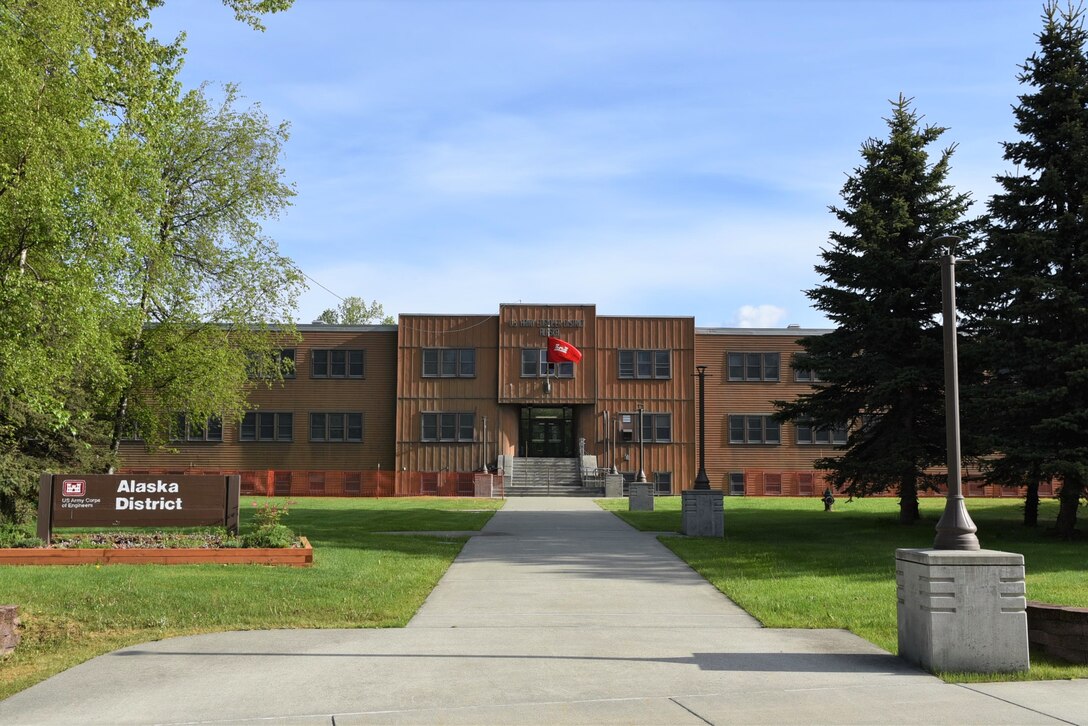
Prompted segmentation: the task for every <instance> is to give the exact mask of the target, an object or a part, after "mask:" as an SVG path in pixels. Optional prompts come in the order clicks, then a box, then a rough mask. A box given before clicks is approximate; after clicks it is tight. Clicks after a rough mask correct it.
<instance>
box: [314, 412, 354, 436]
mask: <svg viewBox="0 0 1088 726" xmlns="http://www.w3.org/2000/svg"><path fill="white" fill-rule="evenodd" d="M362 440H363V414H361V413H311V414H310V441H330V442H343V441H346V442H349V443H354V442H360V441H362Z"/></svg>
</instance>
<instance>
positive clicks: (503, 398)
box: [122, 304, 840, 495]
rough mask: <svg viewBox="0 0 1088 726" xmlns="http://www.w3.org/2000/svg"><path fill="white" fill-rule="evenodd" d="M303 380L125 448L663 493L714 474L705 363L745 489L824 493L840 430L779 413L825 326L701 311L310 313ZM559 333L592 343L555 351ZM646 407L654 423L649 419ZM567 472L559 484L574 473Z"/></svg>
mask: <svg viewBox="0 0 1088 726" xmlns="http://www.w3.org/2000/svg"><path fill="white" fill-rule="evenodd" d="M299 332H300V333H301V335H302V340H301V342H300V343H299V344H298V345H297V346H296V347H295V348H293V349H290V350H285V351H284V355H286V356H291V357H292V358H293V360H294V363H295V375H294V376H293V377H292V378H290V379H288V380H286V381H284V382H283V383H282V384H278V383H277V384H275V385H273V386H272V387H265V386H262V385H256V386H255V388H254V390H253V392H252V394H251V402H252V403H253V405H254V409H253V411H251V412H250V413H248V414H247V415H246V417H245V419H243V420H242V421H225V422H223V423H222V425H203V426H195V427H189V429H188V435H187V436H186V437H185V438H186V440H184V441H177V442H175V444H174V448H175V449H176V451H173V452H146V451H144V450H143V447H142V445H141V444H140V443H138V442H128V443H126V444H124V445H123V447H122V457H123V464H124V467H125V470H126V471H130V472H140V471H145V472H176V473H181V472H190V473H195V472H207V473H211V472H215V473H220V472H230V473H233V472H240V473H242V474H243V482H244V484H245V485H246V486H247V487H249V488H252V489H254V490H255V491H266V490H267V491H268V492H273V491H275V492H277V493H283V494H287V493H290V494H307V493H312V494H348V495H354V494H360V495H368V494H369V495H393V494H409V493H432V492H433V493H439V492H445V493H464V494H470V493H472V492H473V485H474V479H477V478H478V477H477V476H475V475H474V474H473V472H482V471H484V469H485V467H486V468H487V469H489V470H490V471H497V470H498V471H501V472H502V473H504V474H506V475H507V476H506V479H507V485H508V486H509V485H510V484H511V483H512V482H510V481H509V480H510V479H511V476H510V475H511V474H512V475H513V477H514V478H515V480H516V477H517V476H518V475H519V472H528V471H529V470H530V469H531V468H532V466H531V465H532V463H533V460H539V459H548V460H549V467H550V470H551V471H560V470H561V467H560V462H559V461H557V460H566V461H568V462H572V463H573V467H574V468H573V471H574V472H575V474H574V476H576V477H581V476H584V475H585V474H586V473H593V472H594V471H596V470H598V469H602V470H603V469H611V468H612V467H615V469H616V470H618V471H619V472H622V473H624V474H625V475H626V477H627V478H628V479H631V478H634V477H635V476H636V474H637V472H638V471H639V469H640V465H641V469H642V470H643V471H644V472H645V474H646V476H647V478H648V479H649V480H650V481H654V482H656V483H657V488H658V490H659V491H660V492H663V493H664V492H672V493H678V492H679V491H681V490H682V489H686V488H690V487H691V486H692V482H693V480H694V478H695V474H696V469H697V461H698V459H697V450H696V449H697V439H698V431H697V428H696V427H697V418H696V415H697V410H696V408H697V406H696V402H697V390H696V376H695V371H696V366H706V448H707V450H706V466H707V473H708V475H709V476H710V479H711V485H712V486H713V487H715V488H719V489H723V490H724V491H726V492H728V493H730V494H745V493H746V494H757V495H758V494H781V495H809V494H817V495H818V494H819V493H820V492H821V491H822V488H823V486H822V484H821V482H820V480H819V474H818V472H815V471H813V469H812V461H813V460H814V459H816V458H819V457H820V456H825V455H827V454H828V453H829V452H830V451H832V450H833V448H832V447H833V445H834V444H835V443H838V442H839V437H840V432H828V431H814V430H812V429H811V428H809V427H805V426H803V425H800V426H793V425H779V424H778V423H776V422H775V421H774V420H773V419H772V418H771V414H773V412H774V405H773V403H772V402H773V401H774V400H777V399H788V398H791V397H793V396H795V395H797V394H798V393H799V392H801V391H804V390H805V389H806V388H807V387H808V386H810V385H811V383H812V380H811V376H810V375H808V374H806V373H804V372H794V371H793V370H792V369H791V368H790V358H791V356H792V355H793V353H794V352H795V351H797V350H798V349H799V346H798V345H797V342H796V341H797V339H798V338H800V337H802V336H806V335H819V334H821V333H823V332H826V331H822V330H801V329H797V328H783V329H773V330H763V329H760V330H754V329H707V328H696V327H695V320H694V318H690V317H633V316H598V315H597V311H596V307H595V306H594V305H532V304H525V305H523V304H509V305H502V306H501V307H500V308H499V312H498V314H497V315H402V316H400V320H399V324H398V325H396V326H356V327H352V326H332V325H302V326H299ZM548 335H554V336H555V337H558V338H561V339H563V340H565V341H567V342H569V343H571V344H573V345H574V346H576V347H577V348H578V349H579V350H580V351H581V352H582V359H581V361H580V362H578V363H577V364H573V363H562V364H548V363H547V362H546V361H545V347H546V340H547V336H548ZM640 410H641V425H640V424H639V419H640ZM561 483H567V482H557V484H561Z"/></svg>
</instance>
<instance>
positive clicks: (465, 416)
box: [421, 411, 476, 442]
mask: <svg viewBox="0 0 1088 726" xmlns="http://www.w3.org/2000/svg"><path fill="white" fill-rule="evenodd" d="M421 418H422V421H423V426H422V434H423V438H422V440H423V441H462V442H463V441H473V440H474V439H475V426H476V414H473V413H452V412H451V413H447V412H437V411H435V412H428V413H424V414H422V416H421Z"/></svg>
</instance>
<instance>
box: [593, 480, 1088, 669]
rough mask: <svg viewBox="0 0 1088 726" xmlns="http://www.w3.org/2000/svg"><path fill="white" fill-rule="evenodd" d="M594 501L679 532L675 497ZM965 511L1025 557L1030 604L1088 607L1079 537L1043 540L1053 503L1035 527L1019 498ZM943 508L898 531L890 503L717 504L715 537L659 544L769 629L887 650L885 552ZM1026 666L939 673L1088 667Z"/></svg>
mask: <svg viewBox="0 0 1088 726" xmlns="http://www.w3.org/2000/svg"><path fill="white" fill-rule="evenodd" d="M599 503H600V504H601V506H602V507H604V508H605V509H609V510H611V511H614V512H615V513H616V514H617V515H619V516H620V517H622V518H623V519H624V520H626V521H627V522H629V523H630V524H632V525H633V526H635V527H637V528H638V529H641V530H645V531H660V532H679V531H680V497H659V498H657V499H656V500H655V510H656V511H653V512H629V511H627V506H628V504H627V500H626V499H607V500H600V501H599ZM967 506H968V510H969V511H970V513H971V517H972V519H973V520H974V521H975V525H976V526H977V527H978V537H979V542H980V543H981V544H982V546H983V547H984V548H985V549H993V550H1004V551H1008V552H1019V553H1021V554H1023V555H1024V563H1025V569H1026V573H1027V593H1028V599H1030V600H1039V601H1042V602H1049V603H1054V604H1060V605H1072V606H1077V607H1088V570H1086V569H1085V557H1086V555H1088V541H1084V540H1081V541H1076V542H1064V541H1059V540H1056V539H1053V538H1052V537H1049V536H1047V534H1046V527H1047V526H1048V525H1049V524H1051V523H1053V521H1054V517H1055V516H1056V514H1057V503H1056V502H1053V501H1047V502H1044V503H1043V506H1042V509H1041V512H1040V517H1039V520H1040V522H1042V523H1043V524H1042V526H1040V527H1039V528H1038V529H1030V528H1027V527H1024V526H1023V525H1022V524H1021V522H1022V521H1023V514H1022V502H1021V501H1020V500H1009V499H969V500H968V501H967ZM943 509H944V499H943V498H933V499H923V500H922V516H923V517H924V519H923V520H922V521H921V522H919V523H918V524H916V525H914V526H902V525H900V524H899V523H898V521H897V516H898V501H897V500H896V499H893V498H879V499H864V500H855V501H853V502H847V501H846V500H845V499H844V498H839V501H838V502H836V504H835V509H834V511H832V512H827V513H825V512H824V511H823V504H822V503H821V502H820V500H819V499H816V498H811V499H800V498H778V497H774V498H771V497H766V498H747V497H726V499H725V540H724V541H721V540H713V539H705V538H692V539H688V538H683V537H667V536H666V537H662V538H661V541H662V542H663V543H664V544H665V546H667V547H668V548H669V549H671V550H672V551H673V552H675V553H676V554H677V555H678V556H680V557H681V558H682V559H683V560H684V561H685V562H687V563H688V564H690V565H691V566H692V567H693V568H694V569H695V570H696V571H698V572H699V573H700V574H701V575H703V576H704V577H705V578H706V579H707V580H709V581H710V582H711V583H713V584H714V586H715V587H717V588H718V589H719V590H721V591H722V592H724V593H725V594H726V595H728V596H729V597H730V598H731V599H732V600H733V601H734V602H736V603H737V604H738V605H740V606H741V607H742V608H744V609H745V610H747V611H748V612H749V613H751V614H752V615H753V616H755V617H756V618H758V619H759V621H760V622H761V623H763V624H764V625H765V626H767V627H771V628H845V629H847V630H850V631H851V632H854V633H856V634H857V635H860V636H861V637H863V638H865V639H866V640H869V641H871V642H872V643H874V644H876V645H878V646H879V647H881V648H884V649H885V650H888V651H890V652H892V653H895V652H897V650H898V647H897V631H896V597H895V550H896V548H897V547H930V546H932V544H933V537H934V534H935V532H934V527H935V525H936V523H937V520H938V519H940V515H941V512H942V511H943ZM1085 514H1088V513H1085ZM1031 660H1032V668H1031V671H1030V672H1029V673H1026V674H1017V675H1013V676H1009V675H1002V676H996V677H990V676H972V675H964V674H944V675H945V677H946V679H948V680H955V681H965V680H1021V679H1032V680H1035V679H1055V678H1086V677H1088V666H1076V665H1068V664H1065V663H1063V662H1062V661H1057V660H1053V659H1048V658H1047V657H1046V656H1043V655H1042V654H1041V653H1035V652H1033V653H1032V657H1031Z"/></svg>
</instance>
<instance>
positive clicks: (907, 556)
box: [895, 549, 1030, 673]
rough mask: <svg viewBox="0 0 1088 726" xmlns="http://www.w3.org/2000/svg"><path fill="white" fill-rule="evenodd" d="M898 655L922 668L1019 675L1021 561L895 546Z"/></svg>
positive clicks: (1023, 640) (1023, 625)
mask: <svg viewBox="0 0 1088 726" xmlns="http://www.w3.org/2000/svg"><path fill="white" fill-rule="evenodd" d="M895 580H896V589H897V595H898V608H897V619H898V626H899V656H900V657H901V658H904V659H905V660H907V661H909V662H911V663H913V664H915V665H918V666H921V667H922V668H924V669H926V670H928V671H966V672H968V673H1008V672H1012V671H1026V670H1028V669H1029V668H1030V661H1029V659H1028V618H1027V613H1026V607H1027V598H1026V594H1025V588H1024V556H1023V555H1020V554H1016V553H1012V552H996V551H994V550H976V551H967V550H934V549H898V550H896V551H895Z"/></svg>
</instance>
